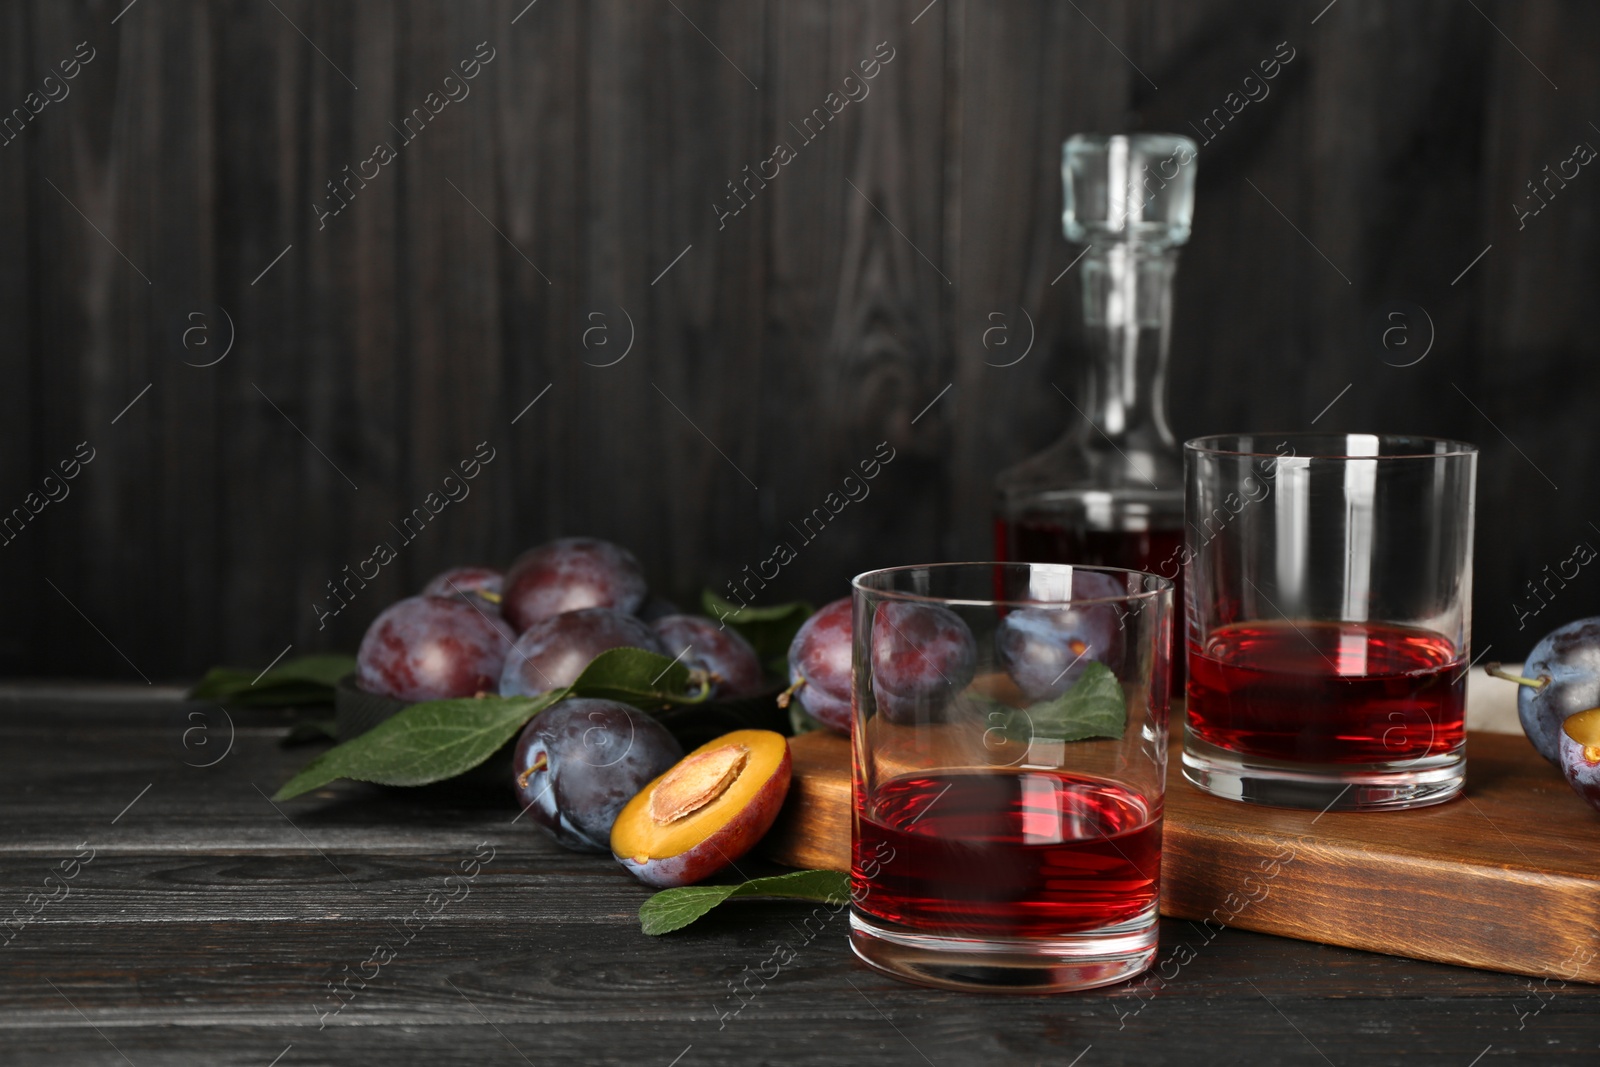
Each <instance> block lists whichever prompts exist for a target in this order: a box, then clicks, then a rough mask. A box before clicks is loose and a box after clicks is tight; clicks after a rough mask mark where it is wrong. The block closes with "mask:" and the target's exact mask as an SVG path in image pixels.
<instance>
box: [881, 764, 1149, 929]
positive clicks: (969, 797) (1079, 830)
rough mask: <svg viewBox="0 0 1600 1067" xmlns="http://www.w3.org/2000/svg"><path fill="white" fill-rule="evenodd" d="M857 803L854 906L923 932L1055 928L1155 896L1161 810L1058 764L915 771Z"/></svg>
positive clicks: (1110, 915)
mask: <svg viewBox="0 0 1600 1067" xmlns="http://www.w3.org/2000/svg"><path fill="white" fill-rule="evenodd" d="M875 808H876V811H875V812H869V811H866V810H864V809H863V810H860V811H858V812H857V826H858V830H857V834H856V842H855V861H854V864H853V870H852V872H851V882H852V891H853V893H854V897H855V902H856V906H857V907H859V908H861V909H862V910H863V911H865V912H867V913H868V914H870V915H873V916H876V917H877V918H879V919H882V920H885V921H887V922H892V923H898V924H900V925H902V926H907V927H911V928H913V929H917V930H923V931H926V932H929V933H941V934H954V935H961V934H970V935H975V936H990V937H994V936H998V937H1028V938H1041V937H1053V936H1056V935H1059V934H1066V933H1072V932H1077V931H1083V930H1097V929H1099V928H1101V927H1104V926H1110V925H1112V924H1114V923H1120V922H1124V921H1126V920H1129V919H1132V918H1135V917H1136V916H1138V915H1141V914H1143V913H1145V912H1146V911H1148V909H1150V908H1151V907H1153V906H1154V904H1155V901H1156V894H1157V890H1158V886H1159V883H1158V881H1157V879H1158V878H1159V876H1160V872H1161V813H1160V811H1159V809H1158V810H1156V811H1154V812H1152V811H1151V810H1150V807H1149V805H1148V804H1147V803H1146V801H1145V799H1144V797H1143V796H1142V795H1140V794H1139V793H1137V792H1135V791H1133V790H1131V789H1129V788H1127V787H1126V786H1122V785H1118V784H1117V783H1115V782H1111V781H1107V780H1106V779H1103V778H1093V777H1089V776H1087V775H1075V774H1066V773H1062V772H1059V771H1011V770H997V771H958V772H953V773H928V774H911V775H905V776H903V777H900V778H895V779H892V780H890V781H888V782H886V783H884V785H883V786H882V787H880V788H879V790H878V794H877V801H876V804H875Z"/></svg>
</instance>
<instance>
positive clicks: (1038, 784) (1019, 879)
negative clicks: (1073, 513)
mask: <svg viewBox="0 0 1600 1067" xmlns="http://www.w3.org/2000/svg"><path fill="white" fill-rule="evenodd" d="M1171 610H1172V582H1170V581H1169V580H1167V579H1165V578H1160V577H1157V576H1155V575H1151V574H1144V573H1142V572H1139V571H1130V570H1122V569H1117V568H1107V567H1077V566H1068V565H1064V564H1029V563H953V564H942V565H937V566H927V567H896V568H893V569H890V570H879V571H871V572H868V573H866V574H862V575H860V576H858V577H857V578H856V579H855V582H854V615H853V643H854V672H853V684H854V692H853V714H854V724H853V725H854V728H853V730H852V732H851V743H852V747H853V750H854V754H853V761H852V762H853V772H854V773H853V787H854V820H853V834H852V844H853V862H852V867H851V916H850V929H851V934H850V938H851V946H852V948H853V949H854V950H855V953H856V955H858V956H860V957H861V959H863V960H865V961H866V962H867V963H869V964H871V965H872V966H873V967H876V968H878V969H880V970H882V971H886V972H888V973H889V974H891V975H894V976H896V977H899V978H903V979H907V980H909V981H914V982H921V983H924V984H928V985H936V986H942V987H945V988H952V989H970V990H996V991H1012V992H1035V993H1038V992H1055V991H1060V990H1071V989H1085V988H1089V987H1091V986H1098V985H1106V984H1108V983H1111V982H1116V981H1120V980H1122V979H1125V978H1128V977H1130V976H1132V975H1135V974H1138V973H1139V972H1140V971H1142V970H1144V969H1145V968H1146V967H1148V966H1149V965H1150V962H1151V960H1152V959H1153V958H1154V956H1155V952H1156V920H1157V911H1158V905H1159V895H1160V873H1161V812H1162V800H1163V792H1164V786H1165V783H1166V762H1167V729H1168V724H1167V705H1168V685H1169V679H1170V677H1171V642H1172V638H1171V636H1170V626H1169V615H1170V612H1171Z"/></svg>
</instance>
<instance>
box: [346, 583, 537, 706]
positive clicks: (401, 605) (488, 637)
mask: <svg viewBox="0 0 1600 1067" xmlns="http://www.w3.org/2000/svg"><path fill="white" fill-rule="evenodd" d="M515 636H516V635H515V634H513V633H512V631H511V627H509V626H507V625H506V624H505V622H503V621H502V620H501V619H499V618H497V617H495V616H494V615H493V614H486V613H485V612H483V611H480V610H478V608H476V607H474V606H473V605H472V604H469V603H467V602H466V601H465V600H463V599H461V598H459V597H433V596H414V597H407V598H406V599H404V600H401V601H398V602H396V603H394V604H391V605H389V606H388V607H387V608H385V609H384V610H383V611H382V613H380V614H379V615H378V617H377V618H376V619H374V620H373V621H372V625H371V626H369V627H368V628H367V633H366V636H364V637H363V638H362V639H361V648H360V650H359V651H358V652H357V653H356V684H357V685H359V686H360V687H361V688H362V689H365V690H366V691H367V692H369V693H384V694H387V695H389V696H392V697H397V698H399V699H400V700H445V699H448V698H450V697H469V696H472V695H474V694H476V693H481V692H493V691H494V690H495V686H496V683H497V682H498V681H499V679H500V675H501V672H502V671H503V669H504V667H505V661H506V655H507V653H508V652H509V651H510V649H511V644H512V641H513V640H514V639H515Z"/></svg>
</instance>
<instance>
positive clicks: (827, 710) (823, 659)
mask: <svg viewBox="0 0 1600 1067" xmlns="http://www.w3.org/2000/svg"><path fill="white" fill-rule="evenodd" d="M850 610H851V608H850V598H849V597H840V598H839V599H838V600H835V601H833V602H832V603H831V604H824V605H823V606H822V607H821V608H819V609H817V611H816V613H815V614H813V615H812V616H811V617H810V618H809V619H807V620H806V621H805V622H803V623H801V624H800V629H799V630H797V631H795V635H794V640H792V641H790V642H789V683H790V692H792V693H793V694H794V699H796V700H798V701H799V702H800V706H801V707H802V708H804V709H805V711H806V714H808V715H810V716H811V717H812V718H813V719H816V720H817V721H818V722H820V723H822V724H823V725H824V726H830V727H832V728H833V729H835V730H838V731H840V732H841V733H849V732H850V656H851V647H850V642H851V634H852V631H853V629H854V624H853V622H852V620H851V616H850ZM780 703H781V701H780Z"/></svg>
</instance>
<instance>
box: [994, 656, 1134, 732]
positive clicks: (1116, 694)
mask: <svg viewBox="0 0 1600 1067" xmlns="http://www.w3.org/2000/svg"><path fill="white" fill-rule="evenodd" d="M1127 728H1128V705H1127V701H1126V698H1125V697H1124V696H1123V694H1122V683H1121V682H1119V681H1117V676H1116V675H1115V674H1113V673H1112V671H1111V668H1110V667H1107V666H1106V665H1105V664H1104V663H1090V664H1089V665H1088V667H1086V668H1085V669H1084V672H1083V674H1082V675H1080V676H1079V677H1078V680H1077V681H1076V682H1074V683H1073V685H1072V688H1071V689H1068V690H1067V691H1066V692H1065V693H1062V694H1061V695H1060V696H1058V697H1056V698H1055V699H1054V700H1045V701H1041V702H1040V703H1038V704H1034V705H1031V706H1029V707H1027V708H1013V709H1011V710H1010V711H1009V713H1008V717H1007V722H1006V724H1005V727H1004V729H1005V732H1006V735H1007V736H1008V737H1010V738H1011V739H1012V740H1014V741H1022V742H1027V741H1030V740H1032V739H1033V738H1035V737H1038V738H1042V739H1046V740H1053V741H1087V740H1089V739H1090V738H1112V739H1115V738H1120V737H1121V736H1122V734H1123V731H1124V730H1126V729H1127Z"/></svg>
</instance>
